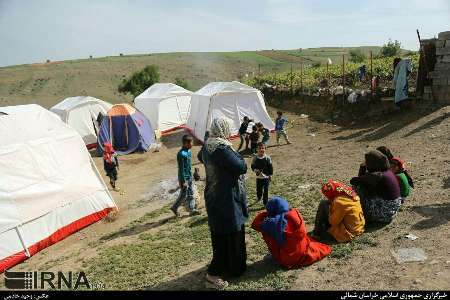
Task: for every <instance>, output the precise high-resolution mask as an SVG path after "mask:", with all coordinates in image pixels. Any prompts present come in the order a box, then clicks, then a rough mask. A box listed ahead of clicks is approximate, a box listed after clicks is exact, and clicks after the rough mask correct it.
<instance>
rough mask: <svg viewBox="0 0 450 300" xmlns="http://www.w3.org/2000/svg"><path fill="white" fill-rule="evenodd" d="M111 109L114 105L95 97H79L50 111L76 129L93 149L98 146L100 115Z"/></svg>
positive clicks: (66, 101) (66, 100)
mask: <svg viewBox="0 0 450 300" xmlns="http://www.w3.org/2000/svg"><path fill="white" fill-rule="evenodd" d="M111 107H112V104H109V103H107V102H105V101H102V100H100V99H97V98H94V97H90V96H77V97H69V98H66V99H64V100H63V101H61V102H59V103H58V104H56V105H55V106H53V107H52V108H50V111H52V112H54V113H55V114H57V115H58V116H59V117H60V118H61V120H62V121H63V122H64V123H67V124H69V126H71V127H72V128H73V129H75V130H76V131H77V132H78V133H79V134H80V135H81V137H82V138H83V141H84V143H85V144H86V146H87V147H88V149H92V148H95V147H96V146H97V133H98V130H99V128H100V124H99V114H101V115H106V113H107V111H108V110H109V109H110V108H111Z"/></svg>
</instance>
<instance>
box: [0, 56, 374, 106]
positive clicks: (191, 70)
mask: <svg viewBox="0 0 450 300" xmlns="http://www.w3.org/2000/svg"><path fill="white" fill-rule="evenodd" d="M379 48H380V47H359V48H311V49H296V50H263V51H241V52H205V53H157V54H145V55H129V56H128V55H125V56H111V57H102V58H93V59H79V60H70V61H60V62H49V63H42V64H30V65H18V66H10V67H3V68H0V105H1V106H7V105H18V104H26V103H39V104H41V105H42V106H44V107H51V106H52V105H54V104H56V103H57V102H59V101H60V100H62V99H64V98H66V97H69V96H76V95H90V96H93V97H97V98H100V99H103V100H106V101H109V102H111V103H120V102H129V101H131V100H132V97H131V96H130V95H123V94H120V93H119V92H118V91H117V88H118V85H119V84H120V82H121V81H122V80H123V78H127V77H129V76H130V75H131V74H133V73H134V72H136V71H139V70H141V69H143V68H144V67H145V66H147V65H151V64H155V65H157V66H158V67H159V72H160V75H161V78H160V80H161V82H173V81H175V78H183V79H185V80H186V81H187V82H188V84H189V86H190V87H191V88H192V89H193V90H196V89H199V88H200V87H202V86H203V85H205V84H207V83H208V82H211V81H226V80H241V81H245V80H246V79H249V78H253V77H254V76H257V75H258V73H259V72H260V74H270V73H278V74H279V73H283V72H288V71H289V70H290V68H291V66H293V68H295V69H296V70H298V68H299V65H300V63H301V62H304V64H305V66H306V65H312V64H314V63H317V62H324V61H326V60H327V59H328V57H330V58H331V59H332V60H333V61H338V58H339V57H340V56H341V55H342V54H348V52H349V51H350V50H352V49H360V50H361V51H362V52H364V53H366V54H367V53H368V52H369V51H370V50H372V51H373V52H374V53H377V52H378V51H379Z"/></svg>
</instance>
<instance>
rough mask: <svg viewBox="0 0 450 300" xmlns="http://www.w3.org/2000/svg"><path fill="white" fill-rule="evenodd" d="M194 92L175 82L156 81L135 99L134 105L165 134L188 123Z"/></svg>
mask: <svg viewBox="0 0 450 300" xmlns="http://www.w3.org/2000/svg"><path fill="white" fill-rule="evenodd" d="M191 95H192V92H191V91H188V90H186V89H184V88H182V87H180V86H178V85H176V84H173V83H155V84H153V85H152V86H151V87H149V88H148V89H146V90H145V91H144V92H143V93H142V94H140V95H139V96H137V97H136V99H134V106H135V107H136V108H137V109H139V111H140V112H142V113H143V114H144V115H145V116H146V117H147V118H148V119H149V121H150V123H151V124H152V126H153V129H155V130H159V131H161V132H162V133H163V134H164V133H167V132H170V131H172V130H175V129H178V128H180V127H182V126H183V125H184V124H186V121H187V118H188V116H189V109H190V106H191Z"/></svg>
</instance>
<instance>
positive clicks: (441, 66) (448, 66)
mask: <svg viewBox="0 0 450 300" xmlns="http://www.w3.org/2000/svg"><path fill="white" fill-rule="evenodd" d="M434 70H435V71H440V70H450V63H437V64H436V65H435V66H434Z"/></svg>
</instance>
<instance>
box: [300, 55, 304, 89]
mask: <svg viewBox="0 0 450 300" xmlns="http://www.w3.org/2000/svg"><path fill="white" fill-rule="evenodd" d="M300 93H302V94H303V59H302V60H301V62H300Z"/></svg>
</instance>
